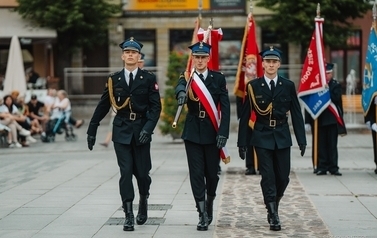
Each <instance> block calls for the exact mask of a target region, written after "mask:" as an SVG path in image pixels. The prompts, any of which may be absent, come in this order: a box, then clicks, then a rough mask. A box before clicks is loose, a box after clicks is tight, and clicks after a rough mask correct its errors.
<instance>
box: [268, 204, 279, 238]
mask: <svg viewBox="0 0 377 238" xmlns="http://www.w3.org/2000/svg"><path fill="white" fill-rule="evenodd" d="M267 210H268V217H269V220H270V230H272V231H280V230H281V225H280V219H279V215H278V212H277V207H276V202H270V203H268V204H267Z"/></svg>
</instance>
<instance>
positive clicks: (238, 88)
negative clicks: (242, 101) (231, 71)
mask: <svg viewBox="0 0 377 238" xmlns="http://www.w3.org/2000/svg"><path fill="white" fill-rule="evenodd" d="M255 28H256V27H255V21H254V17H253V15H252V14H251V13H249V15H248V16H247V19H246V25H245V31H244V35H243V40H242V46H241V54H240V59H239V62H238V70H237V76H236V81H235V83H234V94H235V95H236V96H237V97H241V98H245V92H246V84H247V83H248V82H249V81H250V80H252V79H254V78H256V77H262V76H263V67H262V57H261V56H260V55H259V49H258V44H257V40H256V34H255Z"/></svg>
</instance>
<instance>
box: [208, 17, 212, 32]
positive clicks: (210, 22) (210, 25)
mask: <svg viewBox="0 0 377 238" xmlns="http://www.w3.org/2000/svg"><path fill="white" fill-rule="evenodd" d="M208 28H210V29H212V28H213V18H212V17H211V20H209V26H208Z"/></svg>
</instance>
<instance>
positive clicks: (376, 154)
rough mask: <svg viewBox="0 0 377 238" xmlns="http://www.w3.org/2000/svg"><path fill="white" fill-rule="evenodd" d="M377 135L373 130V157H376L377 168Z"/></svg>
mask: <svg viewBox="0 0 377 238" xmlns="http://www.w3.org/2000/svg"><path fill="white" fill-rule="evenodd" d="M376 136H377V133H376V132H375V131H374V130H372V140H373V155H374V163H375V165H376V166H377V144H376V142H377V139H376Z"/></svg>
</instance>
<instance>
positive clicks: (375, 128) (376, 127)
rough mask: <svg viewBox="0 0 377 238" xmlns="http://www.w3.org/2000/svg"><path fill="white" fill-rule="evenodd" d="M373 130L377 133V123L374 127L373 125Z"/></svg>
mask: <svg viewBox="0 0 377 238" xmlns="http://www.w3.org/2000/svg"><path fill="white" fill-rule="evenodd" d="M371 128H372V130H374V131H375V132H377V124H376V123H373V125H372V127H371Z"/></svg>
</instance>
